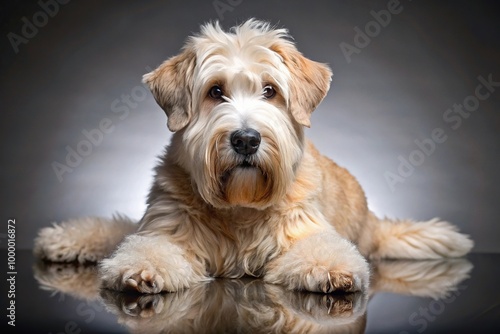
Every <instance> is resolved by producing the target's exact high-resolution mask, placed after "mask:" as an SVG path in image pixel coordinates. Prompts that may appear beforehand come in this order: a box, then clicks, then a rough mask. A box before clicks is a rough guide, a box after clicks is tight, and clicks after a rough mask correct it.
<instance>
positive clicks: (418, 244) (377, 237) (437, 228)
mask: <svg viewBox="0 0 500 334" xmlns="http://www.w3.org/2000/svg"><path fill="white" fill-rule="evenodd" d="M359 246H360V250H361V252H362V253H364V254H365V255H366V256H368V257H369V258H372V259H382V258H385V259H416V260H422V259H439V258H449V257H461V256H463V255H465V254H467V253H468V252H469V251H470V250H471V249H472V247H473V246H474V243H473V241H472V240H471V239H470V238H469V236H468V235H465V234H462V233H459V232H458V229H457V227H455V226H454V225H452V224H450V223H448V222H445V221H441V220H439V219H437V218H434V219H431V220H429V221H426V222H414V221H411V220H392V219H388V218H383V219H380V218H377V217H376V216H375V215H374V214H373V213H370V216H369V219H368V226H367V229H366V233H365V234H364V235H363V236H362V238H361V240H360V243H359Z"/></svg>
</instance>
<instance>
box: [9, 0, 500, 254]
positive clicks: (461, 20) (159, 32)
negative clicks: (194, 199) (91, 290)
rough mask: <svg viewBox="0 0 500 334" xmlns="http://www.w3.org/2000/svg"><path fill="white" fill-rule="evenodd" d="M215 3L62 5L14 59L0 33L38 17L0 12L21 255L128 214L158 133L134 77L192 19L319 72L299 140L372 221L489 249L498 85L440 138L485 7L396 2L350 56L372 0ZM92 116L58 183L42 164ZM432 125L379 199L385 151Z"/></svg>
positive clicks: (481, 43)
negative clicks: (41, 242) (42, 238)
mask: <svg viewBox="0 0 500 334" xmlns="http://www.w3.org/2000/svg"><path fill="white" fill-rule="evenodd" d="M46 1H48V0H46ZM221 2H224V3H233V4H235V5H234V6H231V5H230V9H231V10H227V11H225V12H224V13H223V15H219V13H218V12H217V10H216V8H215V7H214V3H215V2H214V1H191V0H183V1H135V2H132V1H106V2H99V1H71V2H69V3H68V4H64V5H60V6H59V9H58V13H57V14H55V15H54V17H51V18H49V19H48V20H47V22H46V24H44V25H43V26H42V27H40V28H38V32H36V33H35V34H34V36H33V37H32V38H29V39H28V42H27V43H26V44H21V45H19V50H18V52H17V53H16V52H15V51H14V48H13V47H12V45H11V43H10V42H9V39H8V33H15V34H18V35H21V32H22V29H23V25H24V24H25V23H24V21H23V17H25V18H27V19H28V20H29V21H30V22H33V16H34V15H35V16H36V15H37V13H38V12H40V11H41V7H40V5H39V4H37V2H36V1H31V2H22V1H19V2H15V3H14V2H13V3H10V2H4V3H2V4H1V5H0V6H1V25H2V37H1V50H2V52H1V68H0V74H1V83H0V84H1V86H0V87H1V89H0V101H1V106H0V108H1V112H0V117H1V123H0V130H1V131H0V136H1V140H0V145H1V159H2V160H1V165H0V184H1V196H2V197H1V204H0V207H1V219H2V222H7V219H9V218H15V219H16V223H17V232H16V233H17V236H16V238H17V245H18V248H23V249H29V248H31V247H32V245H33V238H34V237H35V236H36V233H37V230H38V229H39V228H41V227H44V226H48V225H49V224H50V223H51V222H53V221H61V220H66V219H70V218H75V217H80V216H89V215H97V216H111V215H112V214H113V213H115V212H120V213H123V214H126V215H129V216H130V217H132V218H134V219H139V218H140V217H141V215H142V213H143V211H144V209H145V198H146V195H147V192H148V189H149V187H150V184H151V181H152V168H153V167H154V165H155V163H156V160H157V155H159V154H160V153H161V151H162V148H163V146H164V145H166V144H167V143H168V141H169V137H170V133H169V131H168V129H167V127H166V116H165V114H164V113H163V111H162V110H161V109H160V108H159V107H158V106H157V105H156V103H155V102H154V100H153V97H152V96H151V95H150V94H149V93H148V94H147V95H144V94H143V92H144V91H145V89H144V87H143V86H142V84H141V76H142V75H143V74H144V73H146V72H148V71H149V70H151V69H152V68H155V67H156V66H158V65H159V64H160V63H161V62H162V61H163V60H165V59H166V58H168V57H170V56H172V55H174V54H176V53H177V52H178V50H179V49H180V48H181V46H182V44H183V41H184V40H185V38H186V37H187V36H188V35H190V34H192V33H193V32H197V31H198V30H199V25H200V24H201V23H204V22H206V21H209V20H215V19H219V20H220V21H221V24H222V25H223V26H224V27H226V28H227V27H230V26H233V25H234V24H235V23H238V22H242V21H243V20H245V19H247V18H250V17H256V18H259V19H264V20H269V21H270V22H272V23H273V24H277V25H278V26H279V27H286V28H288V29H289V30H290V33H291V34H292V36H294V38H295V42H296V43H297V46H298V48H299V50H301V51H302V52H303V53H304V54H305V55H306V56H307V57H309V58H311V59H313V60H317V61H321V62H325V63H328V64H330V66H331V67H332V69H333V72H334V78H333V84H332V89H331V90H330V93H329V95H328V96H327V97H326V99H325V100H324V101H323V103H322V104H321V105H320V106H319V108H318V109H317V110H316V111H315V113H314V114H313V118H312V128H311V129H310V130H308V131H307V134H308V136H309V137H310V138H311V139H313V141H314V142H315V143H316V145H317V147H318V148H319V149H320V150H321V151H322V152H323V153H325V154H326V155H328V156H329V157H331V158H332V159H334V160H335V161H336V162H338V163H339V164H340V165H342V166H345V167H347V168H348V169H349V170H350V171H351V172H352V173H353V174H354V175H355V176H356V177H357V178H358V180H359V181H360V183H361V185H362V186H363V187H364V189H365V191H366V194H367V197H368V201H369V204H370V207H371V209H372V210H373V211H375V213H377V214H378V215H387V216H391V217H401V218H404V217H411V218H415V219H418V220H427V219H430V218H432V217H435V216H439V217H441V218H442V219H445V220H448V221H451V222H453V223H454V224H456V225H458V226H459V227H460V229H461V230H462V231H464V232H466V233H469V234H470V235H471V236H472V238H473V239H474V240H475V242H476V247H475V251H476V252H498V251H500V244H499V242H498V240H499V236H500V227H499V226H498V223H497V221H498V216H499V213H500V203H499V198H500V190H499V188H498V184H499V181H500V177H499V174H498V171H500V160H499V152H500V135H499V134H500V115H499V111H500V110H499V109H500V108H499V107H500V87H498V88H496V91H495V92H493V93H491V94H490V96H489V97H488V98H487V99H486V100H484V101H481V102H480V105H479V107H478V108H477V110H476V111H474V112H473V113H471V115H470V117H469V118H467V119H463V122H462V124H461V125H460V127H458V128H457V129H456V130H454V129H452V128H451V127H450V124H448V123H446V122H445V121H444V120H443V114H444V113H445V111H446V110H447V109H448V108H450V107H452V106H453V105H454V104H455V103H456V104H461V103H463V101H464V99H465V98H466V97H467V96H469V95H472V94H474V92H475V89H476V86H477V85H478V84H479V81H478V79H477V78H478V76H483V77H485V78H487V77H488V75H492V78H493V80H494V81H496V82H499V81H500V20H499V19H498V17H499V14H500V12H499V11H498V10H497V8H498V6H495V4H496V2H495V1H475V2H471V1H447V2H443V1H440V2H439V3H438V2H436V1H410V0H406V1H403V0H401V1H400V3H401V5H400V6H402V11H401V12H400V13H399V14H397V15H392V17H391V22H390V23H389V24H388V25H387V26H386V27H382V28H381V30H380V32H379V33H378V34H377V35H376V36H374V37H372V38H371V41H370V43H369V45H367V46H366V47H364V48H362V49H360V52H359V53H358V54H353V55H352V59H351V61H350V62H348V60H347V59H346V57H344V55H343V53H342V51H341V48H340V44H341V43H349V44H351V45H353V44H354V37H355V34H356V32H355V30H354V28H355V27H359V28H360V29H362V30H364V28H365V25H366V24H367V23H369V22H370V21H373V20H374V18H373V16H372V15H371V14H370V11H372V10H374V11H377V12H378V11H380V10H382V9H386V8H387V4H388V1H386V0H385V1H356V2H354V1H350V2H347V1H331V0H324V1H270V0H268V1H250V0H242V1H239V0H232V1H227V0H223V1H221ZM38 17H39V19H40V18H42V16H40V15H39V16H38ZM483 92H485V91H484V90H483ZM133 94H134V95H133ZM126 96H129V97H132V100H131V102H130V103H129V104H128V105H127V104H126V102H124V100H123V99H125V98H126ZM133 96H135V98H133ZM117 108H121V109H117ZM117 110H121V111H120V112H118V113H117V112H115V111H117ZM125 112H127V113H125ZM103 119H109V120H110V122H111V124H112V129H113V130H112V131H111V132H109V133H106V134H104V136H103V139H102V142H101V143H100V144H99V145H96V146H94V147H93V148H92V153H91V154H89V155H88V156H86V157H84V159H83V161H82V162H81V163H80V164H79V165H78V166H77V167H75V168H74V170H73V171H72V172H71V173H65V174H64V175H63V180H62V182H60V181H59V180H58V178H57V176H56V174H55V172H54V170H53V168H52V163H53V162H54V161H57V162H59V163H65V158H66V155H67V146H69V147H71V148H73V149H76V148H77V146H78V145H79V143H81V141H82V140H85V136H84V135H83V134H82V131H83V130H87V131H90V130H92V129H96V128H98V127H99V124H100V122H101V121H102V120H103ZM436 128H442V129H443V131H444V132H445V134H446V136H447V140H446V141H445V142H444V143H441V144H437V145H436V149H435V151H434V152H433V154H431V155H429V156H426V157H425V161H424V162H423V163H422V164H421V165H420V166H418V167H416V168H415V170H414V171H413V173H412V175H411V176H409V177H408V178H406V179H405V182H404V183H398V184H396V185H395V188H394V189H393V190H391V188H390V187H389V185H388V183H387V182H386V179H385V177H384V173H386V172H387V171H389V172H393V173H397V168H398V166H399V161H398V157H399V156H403V157H405V158H406V159H407V158H408V157H409V155H410V154H411V153H412V152H413V151H414V150H415V149H417V148H418V147H417V146H416V144H415V142H414V141H415V140H420V141H422V140H424V139H425V138H428V137H430V135H431V133H432V131H433V130H434V129H436ZM5 233H6V228H5V229H3V230H1V231H0V247H1V248H5V247H6V242H5V238H6V234H5ZM2 240H3V242H2Z"/></svg>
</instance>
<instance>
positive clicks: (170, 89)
mask: <svg viewBox="0 0 500 334" xmlns="http://www.w3.org/2000/svg"><path fill="white" fill-rule="evenodd" d="M195 62H196V61H195V55H194V53H193V52H192V51H190V50H185V51H184V52H183V53H181V54H179V55H177V56H174V57H172V58H170V59H168V60H166V61H165V62H164V63H163V64H161V65H160V66H159V67H158V68H157V69H155V70H154V71H152V72H150V73H147V74H145V75H144V76H143V79H142V81H143V82H144V83H145V84H147V85H148V86H149V89H151V92H152V93H153V96H154V98H155V100H156V102H157V103H158V104H159V105H160V107H162V109H163V110H164V111H165V113H166V114H167V117H168V122H167V126H168V128H169V129H170V131H173V132H175V131H178V130H180V129H182V128H184V127H185V126H186V125H187V124H188V123H189V121H190V119H191V113H192V111H191V108H192V107H191V92H192V89H191V88H192V87H191V86H192V76H193V69H194V67H195Z"/></svg>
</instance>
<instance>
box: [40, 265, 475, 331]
mask: <svg viewBox="0 0 500 334" xmlns="http://www.w3.org/2000/svg"><path fill="white" fill-rule="evenodd" d="M371 266H372V270H373V275H372V282H371V284H370V291H369V292H368V293H367V292H356V293H347V294H318V293H309V292H303V291H289V290H286V289H285V288H284V287H282V286H279V285H275V284H265V283H264V282H263V281H262V280H260V279H251V278H243V279H220V280H213V281H211V282H208V283H206V284H204V283H200V284H196V285H193V287H191V288H190V289H186V290H183V291H179V292H177V293H161V294H148V295H145V294H136V293H126V292H116V291H111V290H108V289H102V290H99V282H98V281H99V280H98V277H97V271H96V270H95V269H96V268H95V266H89V265H82V264H79V263H77V262H73V263H51V262H46V261H37V263H36V265H35V266H34V272H35V278H36V279H37V281H38V282H39V284H40V286H41V287H42V289H45V290H49V291H52V294H55V293H64V294H69V295H72V296H74V297H75V298H77V299H84V300H87V302H89V303H90V302H92V303H94V304H92V305H93V307H94V308H95V309H99V308H100V302H104V303H105V305H106V308H107V309H108V310H109V311H111V312H112V313H114V314H115V315H116V316H117V319H118V322H119V323H121V324H123V325H125V326H126V327H127V330H129V331H130V332H132V333H179V332H180V333H235V332H237V333H240V332H242V333H364V332H365V327H366V319H367V315H366V309H367V301H368V299H369V298H370V297H371V296H372V295H373V294H375V293H377V292H391V293H398V294H406V295H409V296H418V297H430V298H434V299H438V298H445V297H446V298H447V299H446V300H448V301H449V300H450V299H449V298H450V296H453V295H459V293H460V291H459V290H460V289H461V286H462V287H463V283H462V282H463V281H464V280H465V279H467V278H468V277H469V274H470V272H471V270H472V264H471V263H470V262H469V261H467V260H466V259H439V260H429V261H408V260H406V261H405V260H399V261H384V260H381V261H373V263H372V264H371ZM416 300H417V299H415V302H416ZM96 302H99V303H96ZM410 304H411V302H410ZM395 311H396V310H395ZM396 313H397V311H396Z"/></svg>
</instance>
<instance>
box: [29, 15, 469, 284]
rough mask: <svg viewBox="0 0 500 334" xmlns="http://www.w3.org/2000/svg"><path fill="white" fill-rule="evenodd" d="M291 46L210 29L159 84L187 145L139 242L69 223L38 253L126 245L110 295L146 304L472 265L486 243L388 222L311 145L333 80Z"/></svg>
mask: <svg viewBox="0 0 500 334" xmlns="http://www.w3.org/2000/svg"><path fill="white" fill-rule="evenodd" d="M287 37H288V36H287V32H286V30H284V29H272V28H270V27H269V25H268V24H265V23H262V22H258V21H255V20H250V21H247V22H246V23H244V24H242V25H241V26H238V27H235V28H233V30H232V31H231V32H230V33H226V32H223V31H222V30H221V28H220V27H219V25H218V24H208V25H206V26H204V27H203V29H202V32H201V34H200V35H197V36H194V37H192V38H190V39H189V40H188V42H187V44H186V45H185V47H184V49H183V51H182V53H181V54H180V55H178V56H175V57H173V58H170V59H169V60H167V61H166V62H165V63H163V64H162V65H160V67H159V68H158V69H156V70H155V71H153V72H151V73H149V74H146V75H145V76H144V81H145V83H147V84H148V85H149V86H150V88H151V90H152V92H153V95H154V97H155V99H156V101H157V102H158V103H159V105H160V106H161V107H162V108H163V109H164V110H165V112H166V113H167V116H168V127H169V129H170V130H172V131H173V132H175V134H174V135H173V138H172V142H171V144H170V146H169V148H168V150H167V153H166V154H165V156H164V157H163V159H162V162H161V164H160V165H159V166H158V167H157V168H156V176H155V181H154V185H153V187H152V190H151V193H150V195H149V199H148V208H147V211H146V213H145V215H144V217H143V218H142V220H141V222H140V225H139V228H138V230H137V232H136V233H133V234H130V235H128V236H127V237H125V235H126V234H128V233H130V229H131V227H130V223H129V222H127V221H126V220H124V219H115V220H114V221H113V223H112V224H111V225H106V224H105V223H103V222H102V221H92V222H91V223H88V222H87V223H85V222H79V221H77V222H73V223H66V224H62V225H60V226H55V227H53V228H46V229H43V230H42V231H41V232H40V236H39V238H38V239H37V240H36V242H35V252H36V253H37V254H38V255H40V256H42V257H44V258H46V259H49V260H56V261H61V260H63V261H71V260H75V259H76V260H79V261H86V260H95V259H100V258H102V257H105V256H108V255H109V253H110V252H111V251H112V247H114V246H115V245H116V243H117V240H118V239H120V238H123V237H125V239H124V240H123V242H121V244H120V245H119V246H118V248H117V249H116V250H115V251H114V253H113V254H112V255H110V257H108V258H106V259H104V260H103V261H102V262H101V263H100V275H101V278H102V282H103V285H104V286H105V287H108V288H112V289H118V290H122V289H136V290H138V291H140V292H145V293H156V292H160V291H176V290H179V289H182V288H186V287H189V286H192V285H193V284H194V283H197V282H201V281H205V280H207V279H209V278H210V277H241V276H243V275H245V274H248V275H252V276H262V277H263V278H264V280H265V281H267V282H270V283H278V284H283V285H284V286H286V287H287V288H289V289H304V290H309V291H321V292H331V291H334V290H344V291H358V290H365V289H366V288H367V285H368V281H369V269H368V265H367V262H366V260H365V258H364V257H363V256H362V255H364V256H365V257H367V258H406V259H429V258H439V257H455V256H461V255H464V254H465V253H467V252H468V251H469V250H470V249H471V247H472V242H471V241H470V240H469V239H468V237H467V236H464V235H462V234H459V233H458V232H457V231H456V229H455V227H453V226H452V225H450V224H448V223H445V222H441V221H438V220H436V219H434V220H431V221H428V222H423V223H413V222H411V221H407V220H403V221H390V220H387V219H378V218H376V217H375V216H374V215H373V214H372V213H371V212H369V211H368V209H367V204H366V200H365V196H364V193H363V191H362V189H361V187H360V186H359V184H358V183H357V182H356V180H355V179H354V177H352V176H351V175H350V174H349V173H348V172H347V171H346V170H345V169H343V168H341V167H339V166H337V165H336V164H335V163H333V162H332V161H330V160H329V159H328V158H326V157H324V156H322V155H320V154H319V153H318V151H317V150H316V149H315V148H314V146H313V145H312V144H311V143H309V142H308V141H307V140H306V139H305V138H304V130H303V127H304V126H309V125H310V115H311V113H312V111H313V110H314V109H315V108H316V106H317V105H318V104H319V103H320V102H321V100H322V99H323V97H324V96H325V95H326V93H327V91H328V89H329V84H330V77H331V72H330V69H329V68H328V67H327V66H326V65H324V64H320V63H316V62H313V61H311V60H309V59H307V58H305V57H303V56H302V55H301V54H300V53H299V52H298V51H297V50H296V48H295V47H294V45H293V44H292V43H291V42H290V41H289V40H288V39H287ZM103 229H106V231H105V232H103V231H104V230H103ZM110 234H112V235H110Z"/></svg>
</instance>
